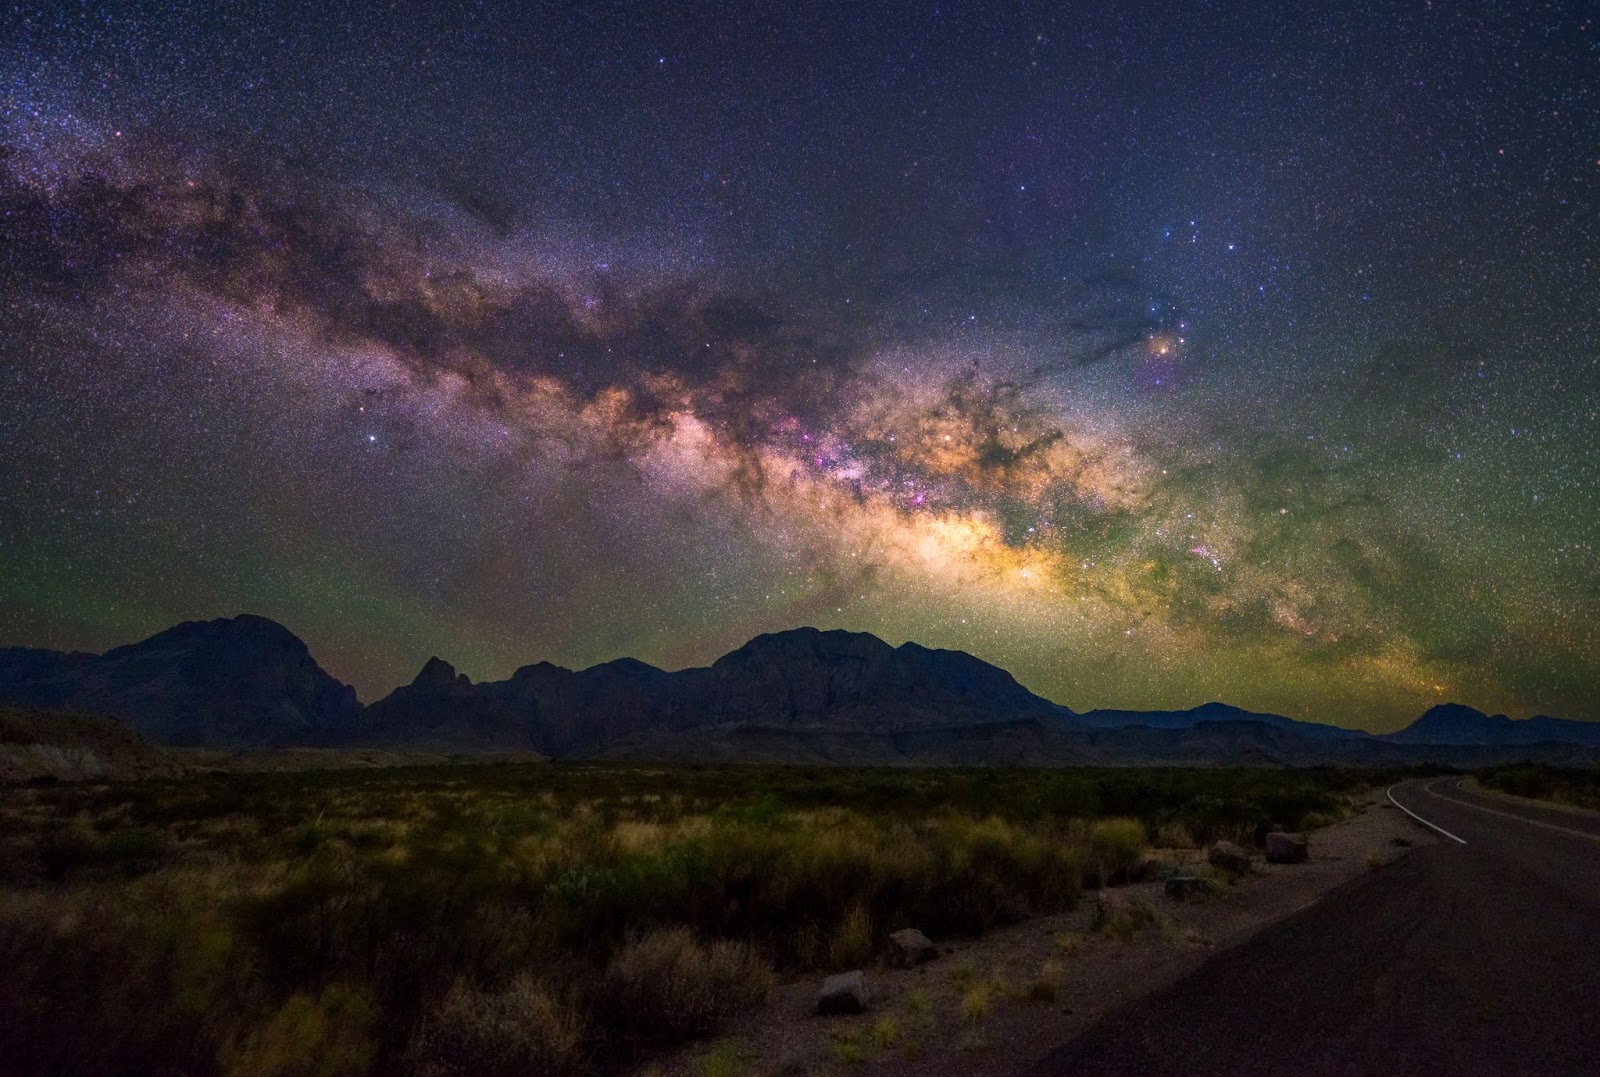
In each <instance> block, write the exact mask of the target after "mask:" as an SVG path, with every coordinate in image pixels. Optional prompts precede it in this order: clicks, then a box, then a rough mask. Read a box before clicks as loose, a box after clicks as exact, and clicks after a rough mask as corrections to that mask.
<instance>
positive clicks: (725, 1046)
mask: <svg viewBox="0 0 1600 1077" xmlns="http://www.w3.org/2000/svg"><path fill="white" fill-rule="evenodd" d="M749 1072H750V1058H749V1054H748V1052H747V1051H746V1050H745V1048H744V1046H743V1045H742V1044H740V1043H738V1042H736V1041H734V1040H723V1041H722V1042H721V1043H715V1044H712V1045H711V1046H710V1047H709V1048H707V1049H706V1050H704V1051H702V1052H700V1053H699V1054H697V1055H695V1056H694V1058H693V1059H691V1060H690V1062H689V1074H690V1077H745V1074H747V1073H749Z"/></svg>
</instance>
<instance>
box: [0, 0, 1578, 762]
mask: <svg viewBox="0 0 1600 1077" xmlns="http://www.w3.org/2000/svg"><path fill="white" fill-rule="evenodd" d="M1596 14H1597V12H1596V8H1595V7H1594V6H1593V5H1592V4H1586V3H1581V2H1580V3H1571V4H1559V3H1553V4H1528V5H1514V4H1473V3H1460V4H1458V3H1438V4H1428V3H1423V2H1407V3H1381V2H1375V3H1368V4H1362V5H1354V4H1346V3H1340V2H1338V0H1330V2H1327V3H1316V4H1275V3H1261V4H1246V3H1224V4H1200V3H1185V4H1135V3H1125V2H1121V0H1117V2H1112V0H1106V2H1096V3H1074V4H1066V3H1048V4H1036V5H1013V4H999V3H972V4H964V3H944V4H939V3H933V4H928V3H922V4H894V5H885V6H879V5H867V4H837V5H827V6H811V5H803V4H789V3H729V4H725V5H695V4H687V3H685V4H679V3H664V4H660V5H657V6H654V7H651V6H645V5H637V6H635V5H617V4H604V5H603V4H570V5H567V4H564V5H548V6H546V7H544V8H543V9H542V10H541V9H540V8H539V6H538V5H533V4H509V3H508V4H504V5H494V4H483V3H480V4H451V3H442V2H441V3H433V4H418V5H415V6H407V5H403V4H402V5H392V6H385V7H383V8H382V9H381V10H380V9H379V5H376V4H368V3H359V4H351V5H345V4H341V3H337V2H332V0H319V2H317V3H311V4H291V3H278V4H265V5H261V6H259V7H257V6H255V5H245V4H237V5H222V6H221V10H219V9H218V7H217V6H214V5H212V4H188V3H166V2H164V3H159V4H151V5H148V6H140V5H132V4H126V5H119V4H72V5H61V6H60V7H59V8H45V7H29V6H27V5H23V7H22V8H20V9H19V8H17V7H14V6H13V7H9V8H7V9H6V10H5V11H4V12H3V13H0V476H3V481H0V564H3V569H0V643H5V644H10V643H27V644H35V645H43V646H54V647H68V648H80V649H90V650H101V649H104V648H106V647H109V646H113V645H116V644H119V643H124V642H129V641H132V640H134V639H137V638H141V637H142V636H144V635H147V634H149V633H151V632H154V631H156V630H158V629H160V628H163V627H165V626H167V625H169V624H172V623H174V622H177V621H180V620H185V619H192V618H199V617H216V616H225V615H231V614H234V613H238V612H244V611H248V612H255V613H260V614H264V615H266V616H269V617H273V618H275V619H277V620H280V621H282V622H283V623H285V624H287V625H288V626H289V627H290V628H291V629H293V630H294V631H295V632H297V633H298V634H300V635H301V636H302V637H303V638H304V639H306V641H307V642H308V644H309V645H310V646H311V649H312V651H313V653H314V654H315V655H316V656H317V657H318V658H319V660H321V662H322V664H323V665H324V666H325V667H326V668H328V669H329V671H330V672H332V673H333V674H335V675H336V676H339V677H341V678H343V679H346V680H349V681H351V682H353V683H354V684H355V685H356V686H357V688H358V690H359V691H360V693H361V696H362V698H363V699H367V700H371V699H374V698H377V697H378V696H380V695H382V694H384V693H386V692H387V691H389V690H390V689H391V688H392V687H394V686H395V685H396V684H399V683H402V682H404V681H408V680H410V678H411V677H412V675H413V674H414V673H415V672H416V670H417V668H418V667H419V666H420V665H421V663H422V661H423V660H424V659H425V658H427V657H428V656H429V655H430V654H439V655H442V656H444V657H446V658H448V659H450V660H452V661H453V662H455V663H456V664H457V665H458V666H459V667H460V668H461V669H462V670H463V671H464V672H467V673H469V674H471V675H472V676H474V677H475V678H485V677H504V676H506V675H508V674H509V673H510V672H511V671H512V670H513V669H514V668H515V667H517V666H518V665H521V664H524V663H528V662H533V661H537V660H540V659H549V660H552V661H555V662H558V663H560V664H564V665H569V666H582V665H588V664H592V663H594V662H597V661H602V660H606V659H610V658H614V657H617V656H620V655H634V656H637V657H639V658H642V659H644V660H646V661H650V662H653V663H656V664H659V665H662V666H665V667H668V668H676V667H679V666H683V665H689V664H699V663H703V662H706V661H709V660H710V659H712V658H714V657H715V656H717V655H718V654H721V653H722V652H724V651H726V650H728V649H731V648H732V647H734V646H736V645H738V644H740V643H742V642H743V641H744V640H746V639H748V638H749V637H750V636H752V635H754V634H756V633H759V632H763V631H773V630H779V629H784V628H791V627H795V626H797V625H802V624H810V625H816V626H818V627H823V628H832V627H840V628H849V629H855V630H865V631H870V632H874V633H876V634H878V635H879V636H882V637H883V638H885V639H887V640H889V641H890V642H892V643H899V642H901V641H904V640H908V639H914V640H917V641H919V642H921V643H924V644H927V645H930V646H945V647H955V648H960V649H963V650H967V651H970V652H972V653H974V654H976V655H978V656H980V657H982V658H984V659H987V660H989V661H991V662H995V663H997V664H1000V665H1003V666H1005V667H1006V668H1007V669H1009V670H1011V671H1012V672H1013V673H1015V674H1016V676H1017V677H1018V679H1019V680H1021V681H1022V682H1023V683H1024V684H1026V685H1027V686H1028V687H1030V688H1032V689H1034V690H1035V691H1038V692H1040V693H1042V694H1044V695H1046V696H1048V697H1050V698H1052V699H1055V700H1057V701H1059V702H1062V703H1065V704H1067V705H1068V706H1071V707H1073V708H1077V709H1086V708H1089V707H1093V706H1127V707H1156V706H1189V705H1192V704H1196V703H1200V702H1202V701H1205V700H1208V699H1224V700H1227V701H1229V702H1232V703H1235V704H1238V705H1241V706H1247V707H1252V708H1256V709H1264V710H1274V711H1277V712H1280V713H1284V714H1289V715H1293V716H1296V717H1305V718H1313V719H1318V720H1325V721H1335V722H1339V723H1340V724H1344V725H1350V726H1359V727H1363V728H1368V729H1373V730H1386V729H1391V728H1394V727H1396V726H1398V725H1400V724H1403V723H1404V722H1405V721H1408V720H1410V719H1411V718H1413V717H1415V716H1416V714H1417V713H1419V712H1420V711H1421V710H1422V709H1423V708H1425V707H1426V706H1428V705H1430V704H1432V703H1436V702H1440V701H1444V700H1457V701H1460V702H1463V703H1468V704H1472V705H1474V706H1478V707H1481V708H1483V709H1486V710H1491V711H1493V710H1504V711H1508V712H1510V713H1512V714H1514V715H1525V714H1529V713H1534V712H1540V711H1542V712H1545V713H1552V714H1557V715H1563V716H1567V717H1574V718H1600V693H1597V692H1596V691H1595V686H1596V685H1597V684H1600V628H1597V625H1600V557H1597V552H1596V548H1597V546H1600V500H1597V489H1600V22H1597V18H1596Z"/></svg>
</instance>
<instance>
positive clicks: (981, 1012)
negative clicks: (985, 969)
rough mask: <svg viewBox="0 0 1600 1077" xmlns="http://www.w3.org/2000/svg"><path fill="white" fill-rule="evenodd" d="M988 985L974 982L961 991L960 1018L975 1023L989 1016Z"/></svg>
mask: <svg viewBox="0 0 1600 1077" xmlns="http://www.w3.org/2000/svg"><path fill="white" fill-rule="evenodd" d="M989 1002H990V1000H989V985H988V984H981V983H975V984H972V985H971V986H969V987H968V988H967V989H966V990H965V991H963V992H962V993H961V1019H962V1020H963V1021H965V1022H967V1023H968V1024H977V1023H978V1022H979V1021H983V1020H985V1019H986V1018H987V1017H988V1016H989Z"/></svg>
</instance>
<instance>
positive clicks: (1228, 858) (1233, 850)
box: [1206, 841, 1250, 875]
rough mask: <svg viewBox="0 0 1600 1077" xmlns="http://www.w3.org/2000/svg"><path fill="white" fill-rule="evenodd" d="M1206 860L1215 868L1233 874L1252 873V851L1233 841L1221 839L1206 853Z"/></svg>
mask: <svg viewBox="0 0 1600 1077" xmlns="http://www.w3.org/2000/svg"><path fill="white" fill-rule="evenodd" d="M1206 861H1207V863H1209V864H1210V865H1211V866H1212V867H1214V868H1220V869H1222V870H1223V871H1226V872H1229V873H1230V874H1233V875H1248V874H1249V873H1250V852H1249V850H1247V849H1244V848H1243V847H1241V846H1238V845H1235V844H1234V843H1233V842H1231V841H1219V842H1217V843H1216V844H1215V845H1213V846H1212V847H1211V849H1210V851H1209V852H1207V853H1206Z"/></svg>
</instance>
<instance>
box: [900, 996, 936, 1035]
mask: <svg viewBox="0 0 1600 1077" xmlns="http://www.w3.org/2000/svg"><path fill="white" fill-rule="evenodd" d="M900 1005H901V1006H902V1007H903V1008H904V1009H905V1012H906V1020H907V1021H909V1022H910V1023H911V1026H912V1027H913V1028H919V1029H928V1028H932V1027H933V998H932V997H931V996H930V995H929V994H928V989H927V988H925V987H913V988H912V989H911V990H909V991H907V992H906V993H905V994H904V995H902V996H900Z"/></svg>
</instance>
